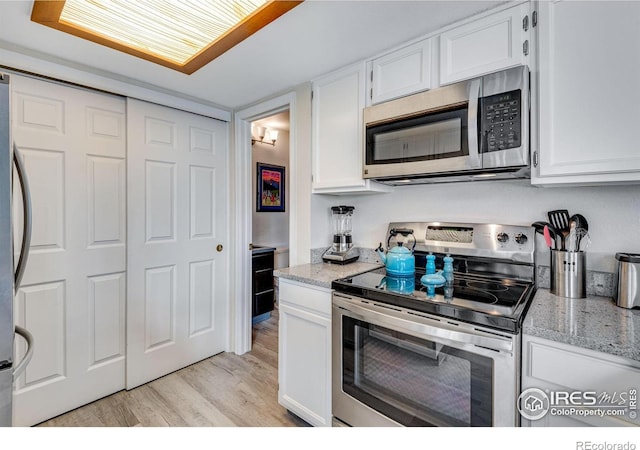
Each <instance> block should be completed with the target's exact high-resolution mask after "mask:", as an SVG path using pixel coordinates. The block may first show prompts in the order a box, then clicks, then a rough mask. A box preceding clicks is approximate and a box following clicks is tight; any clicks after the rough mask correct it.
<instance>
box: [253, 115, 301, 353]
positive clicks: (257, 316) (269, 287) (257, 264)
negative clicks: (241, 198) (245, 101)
mask: <svg viewBox="0 0 640 450" xmlns="http://www.w3.org/2000/svg"><path fill="white" fill-rule="evenodd" d="M289 160H290V155H289V109H286V110H285V111H281V112H279V113H277V114H274V115H271V116H268V117H265V118H262V119H259V120H256V121H253V122H251V172H252V173H251V179H252V192H254V194H255V202H254V203H255V204H254V205H253V208H252V213H251V219H252V220H251V245H250V248H251V254H252V258H251V260H252V267H251V274H252V279H251V302H252V305H251V306H252V307H251V314H252V324H253V325H255V324H257V323H259V322H262V321H264V320H268V319H269V318H271V316H272V313H274V314H275V312H274V310H275V309H276V308H277V305H276V301H277V285H276V283H275V282H276V281H277V280H275V279H274V278H273V270H277V269H284V268H286V267H289V210H290V204H289V199H288V193H289V174H290V167H291V166H290V164H289ZM260 329H261V327H254V328H253V333H252V336H253V338H252V342H255V337H256V333H257V332H258V331H257V330H260Z"/></svg>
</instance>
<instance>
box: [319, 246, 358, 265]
mask: <svg viewBox="0 0 640 450" xmlns="http://www.w3.org/2000/svg"><path fill="white" fill-rule="evenodd" d="M358 258H360V252H359V251H358V250H357V249H355V248H350V249H349V250H347V251H346V252H336V251H335V250H333V249H331V248H330V249H329V250H327V251H326V252H324V254H323V255H322V260H323V261H324V262H326V263H329V264H349V263H352V262H355V261H357V260H358Z"/></svg>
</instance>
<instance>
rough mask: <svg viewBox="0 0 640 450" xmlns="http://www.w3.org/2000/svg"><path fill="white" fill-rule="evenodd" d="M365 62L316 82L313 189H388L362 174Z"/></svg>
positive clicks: (314, 94)
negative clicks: (364, 177) (365, 178)
mask: <svg viewBox="0 0 640 450" xmlns="http://www.w3.org/2000/svg"><path fill="white" fill-rule="evenodd" d="M364 104H365V63H364V62H363V63H359V64H356V65H353V66H349V67H347V68H345V69H342V70H339V71H337V72H334V73H332V74H330V75H327V76H325V77H323V78H321V79H318V80H316V81H314V82H313V104H312V139H313V142H312V153H313V185H312V187H313V192H314V193H343V192H352V191H355V192H357V191H370V190H388V189H387V188H386V187H382V185H378V184H377V183H375V182H371V181H369V180H364V179H363V178H362V155H363V149H362V134H363V131H362V109H363V108H364Z"/></svg>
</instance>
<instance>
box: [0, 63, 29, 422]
mask: <svg viewBox="0 0 640 450" xmlns="http://www.w3.org/2000/svg"><path fill="white" fill-rule="evenodd" d="M10 95H11V89H10V85H9V76H8V75H6V74H2V73H0V426H5V427H6V426H11V412H12V397H13V380H14V378H15V377H17V375H19V374H20V372H21V371H22V370H24V368H25V367H26V365H27V364H28V362H29V359H30V358H31V355H32V354H33V338H32V337H31V334H30V333H29V332H28V331H26V330H25V329H23V328H21V327H16V326H14V323H13V298H14V295H15V292H16V291H17V290H18V287H19V286H20V281H21V279H22V274H23V273H24V269H25V266H26V263H27V256H28V254H29V242H30V239H31V206H30V205H31V201H30V194H29V186H28V183H27V178H26V172H25V170H24V165H23V163H22V158H21V157H20V153H19V152H18V149H17V148H16V147H15V146H14V145H12V142H11V120H10V111H11V108H10V105H9V103H10ZM14 163H15V168H16V173H17V174H18V176H17V177H16V179H15V180H13V179H12V174H13V167H14ZM14 182H15V183H17V186H16V188H19V189H20V191H21V196H22V202H21V203H22V209H23V213H24V219H23V228H24V229H23V231H22V242H21V245H20V252H19V257H18V261H17V263H15V264H14V254H15V253H14V248H13V229H12V217H11V215H12V205H11V200H12V196H13V195H12V192H13V183H14ZM16 333H17V334H19V335H20V336H22V337H23V338H24V339H26V341H27V351H26V352H25V356H24V357H23V359H22V361H21V362H20V363H17V364H16V361H15V360H14V356H13V349H14V337H15V335H16Z"/></svg>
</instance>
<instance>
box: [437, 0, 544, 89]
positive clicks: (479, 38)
mask: <svg viewBox="0 0 640 450" xmlns="http://www.w3.org/2000/svg"><path fill="white" fill-rule="evenodd" d="M530 23H531V20H530V17H529V3H523V4H520V5H518V6H515V7H513V8H509V9H505V10H502V11H498V12H496V13H494V14H491V15H489V16H485V17H482V18H480V19H478V20H474V21H473V22H469V23H466V24H464V25H461V26H459V27H456V28H453V29H451V30H448V31H445V32H444V33H442V34H441V35H440V84H441V85H444V84H449V83H453V82H455V81H460V80H465V79H468V78H473V77H477V76H480V75H484V74H486V73H490V72H494V71H497V70H501V69H506V68H508V67H513V66H517V65H520V64H523V65H526V64H528V54H529V50H528V47H529V45H530V43H529V37H528V36H529V33H530V31H529V30H530V28H531V24H530Z"/></svg>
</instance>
